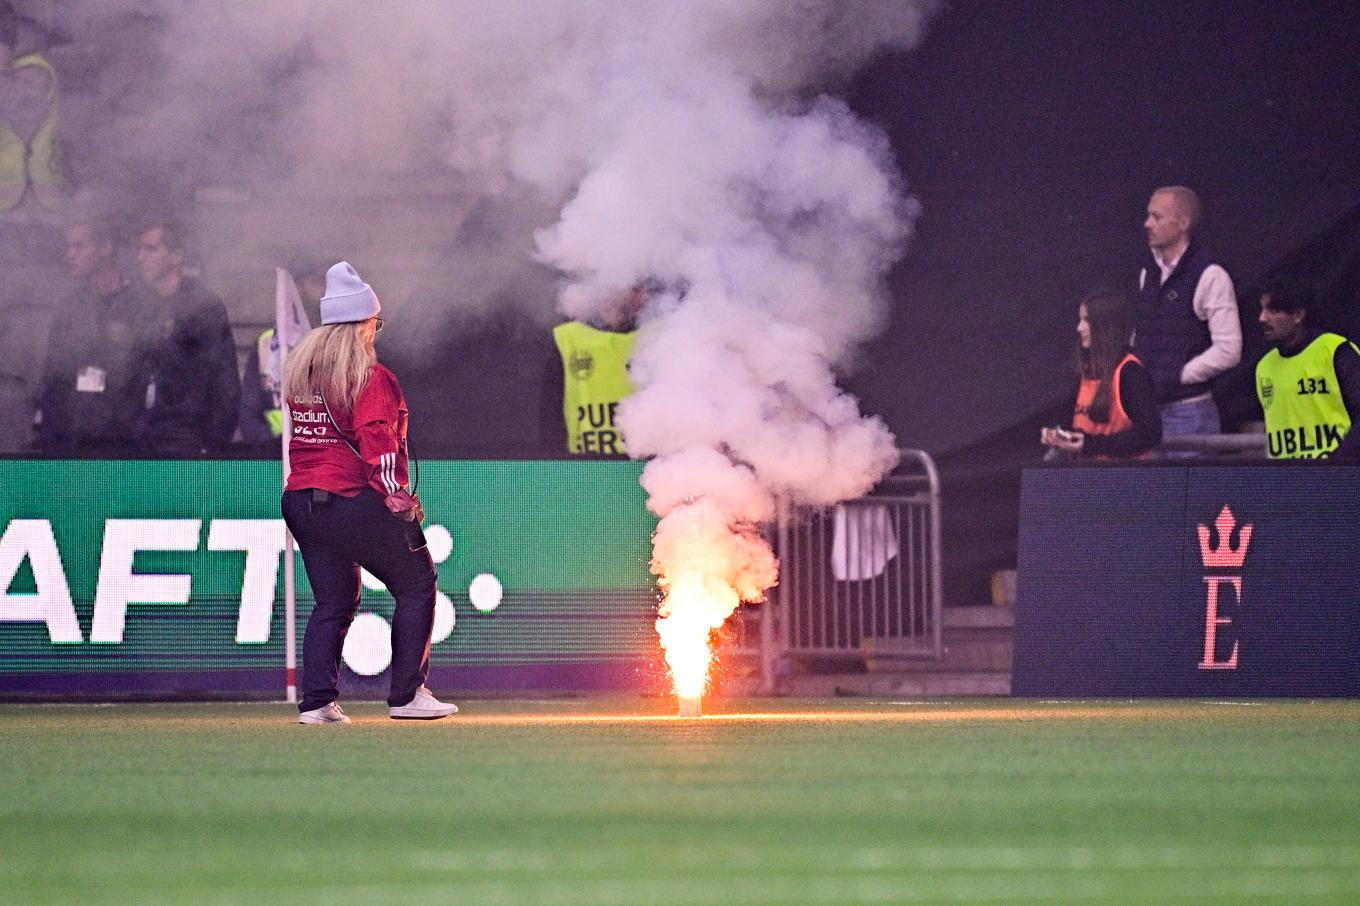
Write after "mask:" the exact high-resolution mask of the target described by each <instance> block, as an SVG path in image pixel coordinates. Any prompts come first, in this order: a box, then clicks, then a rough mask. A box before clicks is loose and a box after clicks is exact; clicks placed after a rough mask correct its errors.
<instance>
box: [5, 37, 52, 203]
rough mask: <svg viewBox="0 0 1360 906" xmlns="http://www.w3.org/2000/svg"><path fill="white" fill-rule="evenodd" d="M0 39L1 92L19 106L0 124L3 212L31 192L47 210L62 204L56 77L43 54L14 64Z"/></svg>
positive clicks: (26, 56)
mask: <svg viewBox="0 0 1360 906" xmlns="http://www.w3.org/2000/svg"><path fill="white" fill-rule="evenodd" d="M5 40H6V36H5V35H4V34H0V83H3V84H0V91H3V92H5V93H8V94H9V95H10V96H11V97H12V98H14V99H16V100H17V106H16V108H15V109H13V110H8V111H6V112H7V114H8V116H7V117H6V118H3V119H0V211H9V210H13V209H14V208H16V207H18V206H19V205H20V204H21V203H22V202H23V200H24V198H25V196H26V195H27V194H28V193H29V192H30V191H32V193H33V197H34V198H35V199H37V201H38V203H39V204H41V205H43V206H44V207H49V208H51V207H56V206H57V205H58V204H60V202H61V200H62V193H63V191H64V189H65V183H66V180H65V178H64V176H63V175H62V163H61V138H60V134H59V130H58V117H57V72H56V70H55V69H53V68H52V64H51V63H49V62H48V61H47V59H46V58H45V57H43V56H41V55H39V54H36V53H30V54H25V55H24V56H21V57H15V58H13V60H12V62H11V61H10V58H9V55H10V51H11V50H12V46H13V45H12V44H4V42H5Z"/></svg>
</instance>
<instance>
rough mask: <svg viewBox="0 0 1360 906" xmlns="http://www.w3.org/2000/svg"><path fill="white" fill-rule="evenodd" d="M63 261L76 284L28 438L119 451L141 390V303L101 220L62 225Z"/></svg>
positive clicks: (129, 433) (77, 451) (129, 437)
mask: <svg viewBox="0 0 1360 906" xmlns="http://www.w3.org/2000/svg"><path fill="white" fill-rule="evenodd" d="M66 264H67V267H68V268H69V270H70V274H71V276H72V277H73V278H74V279H75V281H76V284H77V288H76V290H75V292H73V293H72V294H71V296H70V297H69V298H68V299H67V300H66V301H65V303H64V304H63V305H62V306H61V308H60V310H59V311H58V312H57V315H56V318H55V319H54V321H53V325H52V331H51V334H50V340H49V343H48V350H47V361H46V364H45V366H44V368H43V375H42V380H41V382H40V384H39V389H38V399H37V406H36V408H35V410H34V413H33V428H34V436H35V443H36V446H37V447H38V448H39V449H40V450H43V451H44V452H46V453H53V454H59V455H72V454H74V455H98V456H115V457H116V456H126V455H128V454H129V453H131V452H132V451H133V443H134V440H135V437H134V434H135V430H136V424H137V418H138V416H139V414H140V412H141V410H142V408H143V406H144V399H145V395H146V387H145V386H144V385H143V384H141V383H140V382H139V381H138V375H139V373H140V363H139V356H140V353H141V344H140V343H139V340H138V337H139V333H140V331H141V330H142V329H143V328H144V325H145V320H146V319H145V315H146V303H145V300H144V298H143V295H142V293H140V292H139V291H138V289H137V288H136V287H135V286H134V285H133V283H132V282H131V281H130V280H128V278H127V277H126V276H124V274H123V272H122V271H121V270H120V269H119V267H118V262H117V260H116V258H115V255H114V237H113V233H112V231H111V230H110V229H109V228H108V226H107V224H106V223H104V222H102V221H97V220H89V221H81V222H78V223H74V224H72V225H71V226H70V227H68V228H67V230H66Z"/></svg>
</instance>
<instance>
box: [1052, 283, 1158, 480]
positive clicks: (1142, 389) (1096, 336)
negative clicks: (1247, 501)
mask: <svg viewBox="0 0 1360 906" xmlns="http://www.w3.org/2000/svg"><path fill="white" fill-rule="evenodd" d="M1132 339H1133V301H1132V300H1131V299H1130V298H1129V297H1128V296H1126V295H1125V294H1123V293H1120V292H1115V291H1101V292H1096V293H1092V294H1091V295H1089V296H1087V297H1086V298H1085V299H1083V300H1081V304H1080V305H1078V306H1077V349H1076V353H1075V355H1074V356H1073V364H1074V365H1075V367H1076V372H1077V375H1078V377H1079V378H1080V379H1081V383H1080V384H1079V385H1078V386H1077V403H1076V406H1075V407H1074V408H1073V412H1072V427H1071V429H1070V430H1064V429H1062V428H1044V429H1043V430H1042V431H1041V432H1040V436H1039V439H1040V440H1041V441H1042V442H1043V443H1044V444H1045V445H1046V446H1048V447H1051V448H1053V449H1054V450H1058V451H1062V452H1065V453H1068V454H1071V455H1073V456H1080V457H1083V458H1088V457H1089V458H1096V459H1114V458H1125V459H1126V458H1132V457H1140V458H1141V457H1145V456H1148V455H1150V453H1151V451H1152V449H1153V448H1154V447H1156V446H1157V445H1158V444H1160V443H1161V442H1162V419H1161V416H1160V414H1159V413H1158V411H1157V400H1156V397H1155V396H1154V395H1153V390H1152V377H1151V376H1150V375H1149V374H1148V372H1147V369H1146V368H1144V367H1143V363H1142V362H1140V361H1138V357H1137V356H1135V355H1134V354H1133V352H1132V349H1131V341H1132Z"/></svg>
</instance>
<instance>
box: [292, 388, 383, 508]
mask: <svg viewBox="0 0 1360 906" xmlns="http://www.w3.org/2000/svg"><path fill="white" fill-rule="evenodd" d="M288 408H289V410H290V412H291V414H292V419H293V436H292V438H291V439H290V440H289V442H288V459H289V462H290V464H291V466H292V471H291V472H290V473H289V474H288V484H287V485H286V486H285V488H284V490H288V491H300V490H303V489H305V488H321V489H323V490H326V491H330V492H331V493H333V494H339V495H341V496H342V497H353V496H354V495H356V494H358V493H359V492H360V491H362V490H363V489H364V488H365V487H371V488H373V489H374V490H375V491H377V492H378V493H379V494H381V495H383V496H384V497H386V496H387V495H389V494H393V493H395V492H396V491H398V490H400V489H401V488H404V487H405V486H406V482H407V480H408V479H409V477H410V476H409V474H408V473H407V461H406V428H407V420H408V412H407V409H406V398H405V397H404V396H402V394H401V385H400V384H398V383H397V378H396V375H394V374H393V373H392V372H390V371H388V370H387V369H386V368H384V367H383V366H382V365H377V364H375V365H374V366H373V375H372V376H371V377H370V378H369V379H368V383H367V384H365V385H364V389H363V390H361V391H360V392H359V399H358V400H357V401H355V404H354V411H353V412H350V411H348V410H346V409H342V408H340V407H338V406H334V405H332V406H331V412H332V413H333V414H334V415H335V419H336V421H338V422H339V423H340V424H339V425H338V426H336V425H332V424H331V420H330V418H329V417H328V416H327V415H326V407H325V405H323V403H322V401H321V394H320V393H317V394H316V395H315V396H314V397H313V398H312V400H311V401H310V402H303V401H299V400H296V399H294V400H289V401H288ZM337 427H338V428H339V429H340V434H343V436H344V437H347V438H349V442H350V443H352V444H354V446H356V447H358V448H359V452H360V453H361V454H362V455H363V461H362V462H360V461H359V457H358V456H355V455H354V451H353V450H351V449H350V448H349V446H348V445H347V444H346V443H345V441H344V440H342V439H341V438H340V436H338V435H337V433H336V428H337Z"/></svg>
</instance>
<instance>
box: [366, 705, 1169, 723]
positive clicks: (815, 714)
mask: <svg viewBox="0 0 1360 906" xmlns="http://www.w3.org/2000/svg"><path fill="white" fill-rule="evenodd" d="M1154 714H1155V715H1158V716H1161V717H1165V715H1166V712H1165V709H1152V708H1138V707H1128V706H1124V707H1098V706H1093V707H1084V708H1061V709H1058V708H1054V709H1047V708H1032V707H1018V708H1006V707H988V708H966V709H952V708H930V707H925V708H902V709H901V710H893V711H848V710H838V711H753V712H734V713H730V714H722V713H717V714H715V713H706V714H705V715H704V716H703V717H699V718H683V717H677V716H675V715H674V714H618V713H596V714H483V715H478V714H475V713H468V712H467V711H466V710H464V711H461V712H459V713H458V714H457V715H455V716H454V717H451V718H449V719H447V720H444V721H440V722H439V723H440V725H441V726H447V727H454V726H457V725H462V724H472V725H475V726H511V727H513V726H546V725H550V724H648V723H677V722H685V721H689V720H698V721H702V722H704V723H748V722H753V723H812V724H845V723H901V724H913V723H918V724H919V723H964V722H968V721H975V720H984V721H1026V720H1027V721H1052V720H1062V721H1067V720H1093V719H1119V720H1131V719H1141V718H1146V717H1151V716H1153V715H1154ZM360 720H362V718H360ZM384 722H386V719H385V718H384ZM413 723H416V722H413Z"/></svg>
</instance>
